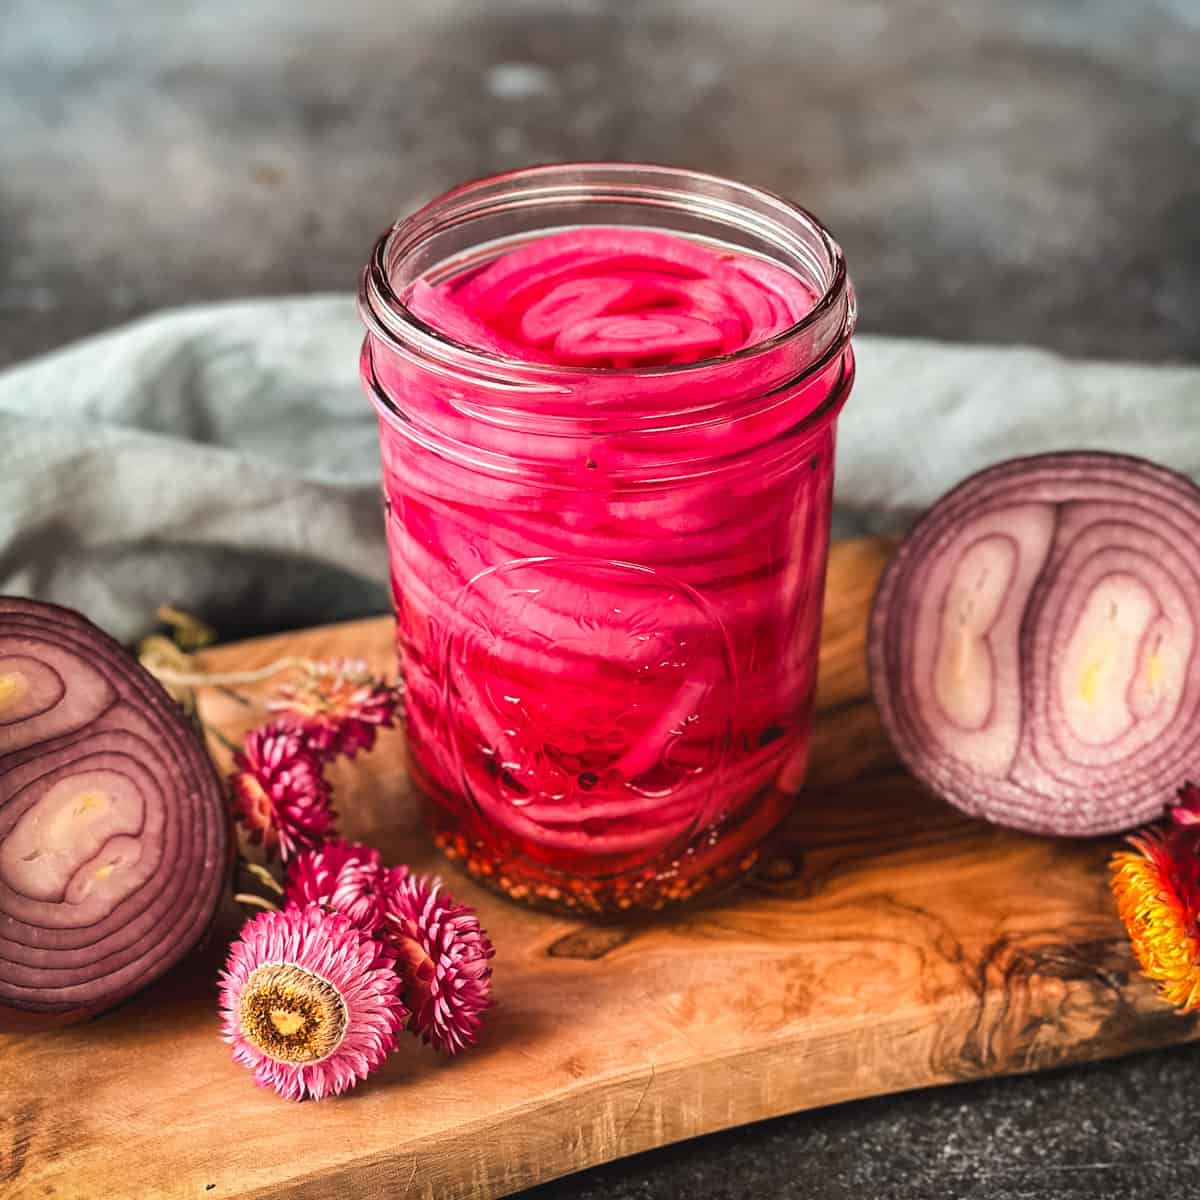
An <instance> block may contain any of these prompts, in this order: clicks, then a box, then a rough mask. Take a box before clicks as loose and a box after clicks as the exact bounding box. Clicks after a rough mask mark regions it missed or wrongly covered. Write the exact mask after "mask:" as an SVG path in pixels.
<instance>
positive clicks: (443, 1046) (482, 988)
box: [380, 867, 495, 1054]
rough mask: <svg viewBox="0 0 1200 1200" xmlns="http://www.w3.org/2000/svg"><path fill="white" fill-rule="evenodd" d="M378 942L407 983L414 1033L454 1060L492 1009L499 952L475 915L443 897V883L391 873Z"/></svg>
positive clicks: (399, 869)
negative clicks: (494, 968) (494, 958)
mask: <svg viewBox="0 0 1200 1200" xmlns="http://www.w3.org/2000/svg"><path fill="white" fill-rule="evenodd" d="M391 876H392V878H391V881H390V884H391V885H390V887H389V889H388V894H387V917H386V919H385V921H384V924H383V927H382V929H381V931H380V936H381V937H382V938H383V939H384V940H385V941H386V942H387V944H388V947H389V949H391V950H392V951H393V952H394V953H395V955H396V969H397V970H398V971H399V972H400V974H401V976H402V978H403V979H404V989H403V996H404V1002H405V1004H406V1005H407V1006H408V1007H409V1009H410V1010H411V1011H412V1018H411V1020H410V1022H409V1028H410V1029H411V1030H412V1032H413V1033H416V1034H419V1035H420V1036H421V1038H422V1040H423V1041H426V1042H432V1043H433V1046H434V1048H435V1049H437V1050H441V1051H443V1052H444V1053H446V1054H456V1053H457V1052H458V1051H459V1050H462V1049H464V1048H465V1047H466V1046H469V1045H471V1043H473V1042H475V1041H476V1040H477V1039H478V1037H479V1030H480V1027H481V1026H482V1024H483V1019H482V1014H483V1012H484V1010H485V1009H487V1008H490V1007H491V1004H492V1000H491V979H492V968H491V965H490V962H489V960H490V959H491V957H492V955H493V954H494V953H495V951H494V950H493V949H492V943H491V942H490V941H489V940H488V938H487V936H486V935H485V934H484V932H483V930H482V929H480V927H479V918H478V917H477V916H476V915H475V912H474V910H473V909H470V908H468V907H466V905H463V904H456V903H455V902H454V901H453V900H452V899H451V898H450V897H449V896H447V895H445V894H443V893H442V891H441V880H438V879H435V880H432V881H430V880H429V879H426V878H421V877H418V876H413V875H410V874H409V873H408V870H407V869H406V868H404V867H397V868H395V869H394V870H393V871H392V872H391Z"/></svg>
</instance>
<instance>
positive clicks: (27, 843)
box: [0, 597, 229, 1020]
mask: <svg viewBox="0 0 1200 1200" xmlns="http://www.w3.org/2000/svg"><path fill="white" fill-rule="evenodd" d="M228 863H229V830H228V825H227V820H226V815H225V806H224V800H223V796H222V791H221V784H220V781H219V779H218V778H217V775H216V773H215V771H214V769H213V766H212V763H211V761H210V760H209V758H208V755H207V754H206V753H205V750H204V747H203V746H202V744H201V743H200V740H199V739H198V738H197V737H196V735H195V733H194V732H193V731H192V730H191V728H190V727H189V725H188V723H187V720H186V718H185V717H184V715H183V713H182V712H181V711H180V710H179V708H177V707H176V705H175V704H174V702H173V701H172V700H171V699H170V697H169V696H167V694H166V693H165V692H164V691H163V690H162V688H161V687H159V685H158V683H157V682H155V680H154V679H153V678H152V677H151V676H150V675H149V674H148V673H147V672H146V671H145V670H143V668H142V667H141V666H139V665H138V663H137V662H135V661H134V659H132V658H131V657H130V656H129V655H128V654H127V653H126V652H125V651H124V650H123V649H122V648H121V647H120V646H119V645H118V644H117V643H116V642H114V641H113V640H112V639H111V638H110V637H109V636H108V635H107V634H105V633H103V632H101V631H100V630H99V629H97V628H96V626H94V625H93V624H91V622H89V621H87V620H85V619H84V618H83V617H81V616H78V615H77V614H75V613H73V612H70V611H68V610H66V609H63V608H58V607H55V606H53V605H49V604H39V603H35V602H33V601H30V600H19V599H14V598H11V597H0V1014H4V1013H7V1014H8V1015H9V1016H10V1017H12V1016H13V1015H14V1014H15V1015H16V1016H21V1015H24V1016H27V1017H28V1016H41V1017H44V1018H48V1019H51V1020H54V1019H58V1020H66V1019H72V1018H77V1017H83V1016H87V1015H89V1014H91V1013H96V1012H100V1011H103V1010H104V1009H107V1008H111V1007H112V1006H113V1005H114V1004H116V1003H118V1002H119V1001H121V1000H123V999H125V997H127V996H129V995H131V994H132V993H133V992H136V991H138V990H139V989H141V988H143V987H145V986H146V985H147V984H148V983H150V982H151V981H152V980H154V979H157V978H158V977H159V976H160V975H162V974H163V973H164V972H165V971H167V970H168V969H169V968H170V967H172V966H174V965H175V963H177V962H178V961H179V960H180V959H181V958H182V957H183V956H184V955H185V954H186V953H187V952H188V951H189V950H190V949H191V948H192V947H193V946H194V945H195V944H196V942H197V941H199V939H200V937H201V936H202V935H203V933H204V932H205V930H206V929H207V928H208V926H209V923H210V922H211V920H212V917H213V914H214V912H215V910H216V907H217V903H218V901H219V899H220V895H221V890H222V887H223V884H224V881H225V878H226V874H227V869H228Z"/></svg>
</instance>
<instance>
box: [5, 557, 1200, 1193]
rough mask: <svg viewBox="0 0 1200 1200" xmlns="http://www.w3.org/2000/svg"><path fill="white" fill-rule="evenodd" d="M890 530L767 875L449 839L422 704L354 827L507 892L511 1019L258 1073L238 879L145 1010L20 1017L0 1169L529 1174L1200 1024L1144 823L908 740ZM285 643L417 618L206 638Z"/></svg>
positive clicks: (214, 1175) (230, 656) (837, 622)
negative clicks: (477, 873) (1005, 799)
mask: <svg viewBox="0 0 1200 1200" xmlns="http://www.w3.org/2000/svg"><path fill="white" fill-rule="evenodd" d="M886 554H887V548H886V546H885V545H884V544H883V543H880V542H873V541H856V542H846V543H841V544H839V545H837V546H835V548H834V550H833V553H832V557H831V561H830V571H829V584H828V594H827V603H826V616H825V630H824V637H823V642H822V651H821V654H822V657H821V672H820V690H819V696H818V709H819V716H818V719H817V724H816V730H815V736H814V743H813V755H812V766H811V770H810V774H809V781H808V784H807V787H806V790H805V792H804V794H803V797H802V801H801V803H800V805H799V807H798V810H797V812H796V814H795V816H794V818H793V819H792V820H791V822H790V823H789V824H788V825H787V827H786V828H785V829H784V830H783V831H782V832H781V833H780V834H779V835H778V836H777V837H776V838H774V839H773V842H772V844H771V845H770V847H769V849H768V851H767V853H766V854H765V855H764V858H763V865H762V867H761V870H760V872H759V874H758V875H757V877H756V878H755V879H753V880H752V881H751V882H749V883H748V884H746V885H745V886H743V887H742V888H741V889H740V890H739V891H738V892H736V893H735V894H733V895H732V896H730V897H727V898H726V899H724V900H723V901H721V902H720V903H717V904H714V905H713V906H711V907H708V908H702V909H696V910H692V911H688V912H686V913H681V914H678V915H676V916H674V917H670V918H664V919H662V920H660V921H657V922H655V923H651V924H644V925H640V926H636V927H635V926H628V927H615V926H603V925H596V924H589V923H587V922H585V921H583V920H581V919H572V918H568V917H556V916H549V915H545V914H542V913H536V912H532V911H527V910H525V909H523V908H520V907H518V906H516V905H515V904H512V903H510V902H508V901H506V900H504V899H501V898H499V897H497V896H495V895H493V894H491V893H489V892H487V891H485V890H482V889H481V888H479V887H477V886H475V885H474V884H473V883H471V882H470V881H469V880H468V879H467V878H466V877H465V876H464V875H463V874H461V873H460V872H459V871H458V870H457V869H456V868H455V867H454V866H452V865H450V864H449V863H447V862H445V861H444V860H442V859H440V857H439V856H438V855H437V853H436V851H434V849H433V848H432V847H431V845H430V843H429V841H428V838H427V837H426V836H425V834H424V832H423V830H422V828H421V825H420V821H419V819H418V816H417V812H416V805H415V802H414V797H413V795H412V793H411V789H410V784H409V782H408V779H407V777H406V775H405V768H404V750H403V739H402V735H401V734H400V733H398V732H394V733H388V734H385V735H384V736H383V737H382V738H381V739H380V743H379V745H378V747H377V749H376V750H375V752H374V753H373V754H371V755H369V756H367V757H365V758H361V757H360V758H359V759H358V760H357V762H355V763H353V764H342V765H339V766H338V767H337V768H336V769H335V770H334V773H333V778H334V781H335V788H336V796H337V806H338V808H339V810H340V811H341V813H342V829H343V831H344V832H345V833H346V834H347V835H349V836H351V837H356V838H360V839H363V840H366V841H369V842H371V843H373V844H375V845H377V846H378V847H379V848H380V849H381V850H382V851H383V852H384V854H385V857H386V858H387V859H388V861H392V862H395V861H405V862H408V863H410V864H412V865H413V866H415V867H416V868H418V869H433V870H437V871H440V872H441V873H442V875H443V876H444V878H445V880H446V882H447V885H448V887H449V890H450V891H451V892H452V894H454V895H455V896H457V897H459V898H461V899H463V900H465V901H468V902H469V903H471V904H473V905H475V906H477V908H478V909H479V912H480V914H481V916H482V919H483V923H484V925H485V926H486V928H487V930H488V932H489V933H490V934H491V936H492V938H493V940H494V942H495V946H496V958H495V978H494V983H495V993H496V997H497V999H498V1005H497V1007H496V1008H495V1009H494V1010H493V1011H492V1012H491V1014H490V1019H489V1020H488V1023H487V1027H486V1031H485V1036H484V1038H483V1041H482V1043H481V1044H480V1045H479V1046H478V1047H477V1048H475V1049H474V1050H473V1051H471V1052H468V1053H466V1054H463V1055H462V1056H460V1057H459V1058H456V1059H450V1060H447V1059H444V1058H439V1057H437V1056H436V1055H435V1054H434V1053H433V1052H432V1051H431V1050H430V1049H429V1048H428V1047H425V1046H422V1045H420V1044H419V1043H418V1042H417V1041H416V1040H415V1039H412V1038H408V1037H406V1038H405V1039H404V1043H403V1045H402V1047H401V1049H400V1051H399V1052H398V1053H397V1054H396V1055H394V1056H393V1058H392V1059H391V1060H390V1061H389V1063H388V1065H387V1066H386V1067H385V1068H384V1069H383V1070H382V1071H381V1072H379V1073H378V1074H377V1075H375V1076H373V1077H372V1078H371V1079H370V1080H369V1081H368V1082H367V1083H365V1084H364V1085H362V1086H360V1087H359V1088H358V1089H357V1090H356V1091H354V1092H351V1093H349V1094H348V1095H346V1096H344V1097H341V1098H336V1099H331V1100H327V1101H323V1102H321V1103H317V1104H314V1103H306V1104H294V1103H289V1102H287V1101H284V1100H281V1099H279V1098H278V1097H276V1096H275V1095H274V1094H273V1093H271V1092H268V1091H264V1090H261V1089H259V1088H256V1087H255V1086H254V1085H253V1083H252V1081H251V1077H250V1074H249V1073H248V1072H247V1071H246V1070H244V1069H243V1068H241V1067H239V1066H236V1065H235V1064H234V1063H233V1062H232V1060H231V1059H230V1055H229V1051H228V1049H227V1047H225V1046H224V1045H223V1044H222V1043H221V1041H220V1039H219V1035H218V1021H217V1015H216V983H215V980H216V972H217V968H218V966H219V964H220V961H221V959H222V957H223V953H224V944H225V942H226V941H227V940H228V938H229V937H230V936H231V935H232V933H233V932H234V931H235V930H236V928H237V922H238V919H239V917H238V913H237V911H236V910H235V909H234V908H233V906H232V905H230V906H229V908H228V911H226V912H225V913H223V915H222V923H221V925H220V928H219V929H218V931H217V934H216V935H215V936H214V937H213V939H212V940H211V941H210V943H209V944H208V945H207V946H206V947H204V948H202V949H201V950H200V951H198V952H197V953H195V954H193V955H192V956H191V957H190V958H189V960H188V961H187V962H186V963H185V964H184V965H183V966H182V967H180V968H178V969H177V970H176V971H175V972H173V973H172V975H170V976H169V977H168V978H167V979H165V980H162V981H160V983H158V984H157V985H155V986H154V987H153V988H151V989H150V990H149V991H147V992H145V993H143V994H142V995H141V996H139V997H138V998H136V999H135V1000H133V1001H131V1002H130V1003H128V1004H126V1005H125V1006H124V1007H123V1008H121V1009H120V1010H118V1011H116V1012H113V1013H109V1014H108V1015H106V1016H103V1017H101V1018H98V1019H96V1020H94V1021H92V1022H90V1023H88V1024H86V1025H83V1026H76V1027H72V1028H67V1029H61V1030H56V1031H51V1032H38V1033H21V1034H19V1035H11V1036H5V1037H3V1038H0V1067H2V1069H0V1197H3V1198H4V1200H8V1198H11V1197H51V1196H53V1197H76V1196H78V1197H87V1198H100V1197H103V1198H105V1200H117V1198H121V1197H131V1198H132V1197H136V1198H138V1200H147V1198H150V1197H196V1198H198V1200H199V1198H211V1200H229V1198H231V1197H237V1198H239V1200H285V1198H286V1200H317V1198H333V1197H346V1196H355V1197H361V1198H364V1200H370V1198H374V1197H380V1198H382V1197H388V1198H394V1200H401V1198H405V1200H417V1198H419V1197H428V1198H434V1197H436V1198H438V1200H457V1198H460V1197H490V1196H501V1195H505V1194H508V1193H510V1192H513V1191H516V1190H518V1189H521V1188H524V1187H528V1186H530V1185H532V1184H536V1183H538V1182H540V1181H543V1180H548V1179H552V1178H554V1177H556V1176H560V1175H563V1174H566V1173H568V1172H571V1171H577V1170H579V1169H581V1168H584V1167H588V1166H591V1165H593V1164H596V1163H601V1162H605V1161H607V1160H611V1159H615V1158H619V1157H621V1156H623V1155H628V1154H634V1153H636V1152H638V1151H642V1150H647V1149H649V1148H651V1147H655V1146H662V1145H665V1144H667V1143H669V1142H675V1141H679V1140H681V1139H683V1138H691V1137H696V1136H698V1135H700V1134H706V1133H711V1132H713V1131H714V1130H719V1129H726V1128H729V1127H731V1126H736V1125H740V1124H743V1123H745V1122H749V1121H757V1120H760V1119H762V1118H765V1117H773V1116H777V1115H779V1114H781V1113H790V1112H796V1111H798V1110H801V1109H809V1108H815V1107H818V1106H821V1105H827V1104H835V1103H838V1102H839V1101H844V1100H852V1099H855V1098H857V1097H864V1096H874V1095H879V1094H882V1093H888V1092H897V1091H903V1090H906V1089H910V1088H920V1087H926V1086H929V1085H931V1084H944V1083H953V1082H956V1081H959V1080H967V1079H976V1078H979V1077H981V1076H989V1075H1002V1074H1009V1073H1017V1072H1028V1071H1037V1070H1043V1069H1046V1068H1049V1067H1057V1066H1061V1065H1064V1064H1067V1063H1074V1062H1083V1061H1086V1060H1090V1059H1099V1058H1106V1057H1111V1056H1116V1055H1121V1054H1127V1053H1130V1052H1132V1051H1136V1050H1142V1049H1147V1048H1150V1047H1157V1046H1164V1045H1167V1044H1170V1043H1176V1042H1184V1041H1188V1040H1190V1039H1192V1038H1194V1037H1195V1036H1197V1033H1198V1032H1200V1023H1198V1022H1197V1021H1195V1020H1193V1019H1188V1018H1183V1017H1180V1016H1177V1015H1176V1014H1175V1013H1174V1012H1173V1011H1171V1010H1170V1009H1168V1008H1166V1007H1165V1006H1163V1005H1162V1004H1161V1003H1159V1002H1158V1001H1157V1000H1156V999H1155V998H1154V996H1153V993H1152V991H1151V988H1150V986H1149V985H1148V984H1147V983H1146V982H1145V981H1144V980H1143V979H1142V978H1141V977H1140V976H1139V975H1138V974H1137V972H1136V970H1135V966H1134V962H1133V958H1132V955H1131V953H1130V949H1129V945H1128V942H1127V940H1126V938H1125V935H1124V931H1123V930H1122V927H1121V925H1120V923H1119V921H1118V920H1117V917H1116V915H1115V912H1114V908H1113V903H1112V900H1111V897H1110V894H1109V891H1108V882H1107V868H1106V861H1107V858H1108V856H1109V854H1110V853H1111V852H1112V850H1113V849H1114V847H1115V846H1116V845H1117V841H1116V840H1115V839H1105V840H1097V841H1061V840H1059V841H1056V840H1051V839H1046V838H1039V837H1030V836H1024V835H1021V834H1017V833H1012V832H1008V831H1005V830H1002V829H997V828H992V827H990V826H987V825H984V824H981V823H979V822H977V821H973V820H970V819H968V818H966V817H964V816H962V815H961V814H959V813H958V812H956V811H955V810H953V809H951V808H949V807H947V806H946V805H944V804H942V803H940V802H939V801H937V800H934V799H932V798H930V797H929V796H927V795H925V794H924V793H923V792H922V790H921V789H920V787H919V786H918V785H917V784H916V783H915V782H914V781H913V780H912V779H911V778H910V777H909V776H908V775H907V774H906V773H905V772H904V771H903V770H902V769H901V768H900V766H899V765H898V763H897V761H896V759H895V756H894V754H893V752H892V751H891V749H890V747H889V745H888V743H887V740H886V738H885V736H884V734H883V731H882V729H881V727H880V723H879V720H878V717H877V715H876V712H875V709H874V707H873V705H872V703H871V701H870V699H869V698H868V694H867V682H866V677H865V673H864V646H863V639H864V633H865V627H866V616H867V610H868V606H869V603H870V599H871V595H872V593H873V591H874V587H875V583H876V580H877V578H878V575H879V572H880V570H881V568H882V566H883V563H884V561H885V559H886ZM282 654H294V655H308V656H316V657H326V656H331V655H347V656H358V657H363V658H366V659H368V660H370V661H371V662H372V663H373V664H375V665H377V666H378V667H379V668H380V669H386V670H390V669H391V664H392V661H393V657H392V623H391V621H390V620H389V619H387V618H379V619H374V620H367V621H359V622H354V623H351V624H345V625H339V626H333V627H328V628H323V629H315V630H310V631H307V632H303V633H294V634H286V635H281V636H278V637H272V638H266V639H260V640H256V641H251V642H245V643H241V644H237V645H229V646H224V647H220V648H217V649H213V650H211V651H208V652H206V653H205V654H204V655H203V656H202V662H203V665H204V667H205V668H206V669H210V670H222V671H224V670H235V669H243V668H253V667H257V666H261V665H263V664H265V663H268V662H270V661H272V660H274V659H276V658H277V657H279V656H280V655H282ZM267 686H269V685H262V686H256V687H247V688H244V689H239V690H240V691H242V693H243V699H242V700H240V701H239V700H237V699H235V698H234V697H233V696H231V695H229V694H227V693H225V692H223V691H221V690H219V689H216V688H211V687H206V688H204V689H201V691H200V694H199V699H200V708H201V713H202V715H203V718H204V719H205V721H206V722H208V723H209V724H210V725H212V726H215V727H216V728H218V729H219V730H220V731H221V732H222V733H223V734H224V735H225V736H227V737H230V738H237V737H238V736H240V734H241V733H242V732H243V731H244V730H245V729H246V728H248V727H249V726H250V725H251V724H253V723H254V722H256V721H257V720H259V719H261V716H262V710H261V708H260V707H259V705H260V703H261V700H262V698H263V697H264V696H265V694H266V688H267ZM246 697H249V698H251V701H252V702H251V703H249V704H248V703H246ZM211 744H212V746H213V749H214V753H215V754H216V756H217V757H218V759H219V761H220V762H221V765H222V767H224V766H225V765H227V763H228V753H227V751H225V750H224V749H222V748H221V747H220V746H219V745H218V743H217V742H216V740H215V739H214V740H213V741H212V742H211Z"/></svg>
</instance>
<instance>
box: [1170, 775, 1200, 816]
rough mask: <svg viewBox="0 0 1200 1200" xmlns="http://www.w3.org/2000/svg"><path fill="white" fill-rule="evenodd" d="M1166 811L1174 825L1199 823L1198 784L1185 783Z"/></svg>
mask: <svg viewBox="0 0 1200 1200" xmlns="http://www.w3.org/2000/svg"><path fill="white" fill-rule="evenodd" d="M1176 797H1177V798H1176V801H1175V803H1174V804H1172V805H1171V806H1170V808H1169V809H1168V811H1169V812H1170V814H1171V820H1172V821H1174V822H1175V824H1176V825H1200V785H1197V784H1194V783H1185V784H1184V785H1183V787H1181V788H1180V789H1179V791H1178V792H1177V793H1176Z"/></svg>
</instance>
